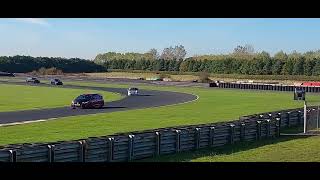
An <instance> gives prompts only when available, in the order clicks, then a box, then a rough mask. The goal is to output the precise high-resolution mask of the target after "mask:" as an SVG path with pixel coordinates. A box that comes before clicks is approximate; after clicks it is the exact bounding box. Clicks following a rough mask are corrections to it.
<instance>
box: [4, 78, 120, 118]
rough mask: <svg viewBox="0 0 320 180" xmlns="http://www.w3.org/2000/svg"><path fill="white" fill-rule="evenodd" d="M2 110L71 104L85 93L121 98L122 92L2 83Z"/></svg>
mask: <svg viewBox="0 0 320 180" xmlns="http://www.w3.org/2000/svg"><path fill="white" fill-rule="evenodd" d="M0 93H1V94H2V95H1V96H0V112H5V111H18V110H30V109H43V108H54V107H62V106H69V105H70V103H71V101H72V100H73V99H74V98H75V97H76V96H77V95H80V94H83V93H100V94H102V95H103V96H104V98H105V100H106V101H114V100H118V99H120V98H121V95H120V94H116V93H111V92H105V91H95V90H89V89H66V88H58V87H36V86H23V85H8V84H0Z"/></svg>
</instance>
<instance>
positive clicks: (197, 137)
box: [195, 128, 201, 149]
mask: <svg viewBox="0 0 320 180" xmlns="http://www.w3.org/2000/svg"><path fill="white" fill-rule="evenodd" d="M200 132H201V128H196V129H195V149H199V148H200Z"/></svg>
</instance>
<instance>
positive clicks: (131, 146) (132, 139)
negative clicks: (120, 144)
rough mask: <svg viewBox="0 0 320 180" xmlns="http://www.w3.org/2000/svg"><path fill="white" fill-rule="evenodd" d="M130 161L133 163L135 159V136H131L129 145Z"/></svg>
mask: <svg viewBox="0 0 320 180" xmlns="http://www.w3.org/2000/svg"><path fill="white" fill-rule="evenodd" d="M128 146H129V148H128V160H129V161H131V160H132V159H133V156H134V154H133V151H134V135H132V134H130V135H129V144H128Z"/></svg>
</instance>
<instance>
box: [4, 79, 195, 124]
mask: <svg viewBox="0 0 320 180" xmlns="http://www.w3.org/2000/svg"><path fill="white" fill-rule="evenodd" d="M3 84H15V85H26V83H20V82H5V83H3ZM29 86H44V87H52V86H51V85H47V84H37V85H29ZM59 88H73V89H92V90H100V91H108V92H114V93H120V94H121V95H124V96H126V93H127V90H126V89H124V88H109V87H89V86H78V85H64V86H61V87H59ZM139 92H140V95H139V96H129V97H128V96H127V97H125V98H123V99H121V100H117V101H112V102H107V103H106V105H105V107H104V108H102V109H71V108H70V106H66V107H58V108H50V109H38V110H23V111H14V112H0V125H4V124H12V123H21V122H32V121H36V120H50V119H54V118H60V117H67V116H77V115H87V114H98V113H109V112H116V111H126V110H132V109H143V108H150V107H159V106H165V105H173V104H180V103H186V102H190V101H193V100H196V99H197V98H198V97H197V96H195V95H192V94H187V93H180V92H170V91H157V90H143V89H141V90H140V91H139ZM75 96H77V95H75Z"/></svg>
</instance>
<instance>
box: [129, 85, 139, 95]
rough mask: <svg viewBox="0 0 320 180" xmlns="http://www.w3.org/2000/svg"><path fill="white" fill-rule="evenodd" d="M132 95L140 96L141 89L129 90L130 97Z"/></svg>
mask: <svg viewBox="0 0 320 180" xmlns="http://www.w3.org/2000/svg"><path fill="white" fill-rule="evenodd" d="M132 95H139V89H138V88H134V87H133V88H129V89H128V96H132Z"/></svg>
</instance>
